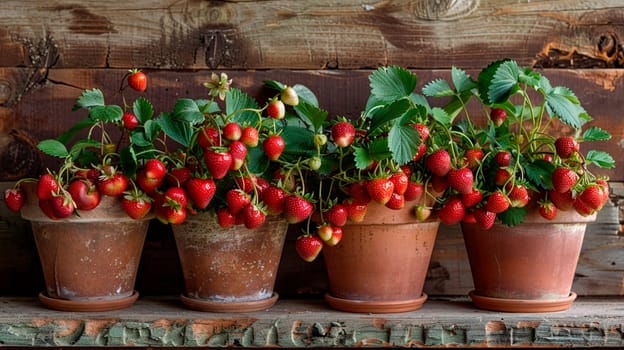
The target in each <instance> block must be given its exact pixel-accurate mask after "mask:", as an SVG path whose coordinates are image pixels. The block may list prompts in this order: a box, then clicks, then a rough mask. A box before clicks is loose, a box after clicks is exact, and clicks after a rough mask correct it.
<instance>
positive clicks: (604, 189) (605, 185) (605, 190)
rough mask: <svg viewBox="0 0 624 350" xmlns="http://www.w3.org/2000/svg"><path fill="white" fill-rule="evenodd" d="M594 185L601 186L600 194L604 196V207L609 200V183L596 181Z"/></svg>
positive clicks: (602, 180) (601, 180)
mask: <svg viewBox="0 0 624 350" xmlns="http://www.w3.org/2000/svg"><path fill="white" fill-rule="evenodd" d="M596 184H597V185H599V186H602V194H603V196H604V197H603V199H602V201H603V203H602V204H603V205H604V204H605V203H607V201H608V200H609V183H608V182H607V180H604V179H598V180H596Z"/></svg>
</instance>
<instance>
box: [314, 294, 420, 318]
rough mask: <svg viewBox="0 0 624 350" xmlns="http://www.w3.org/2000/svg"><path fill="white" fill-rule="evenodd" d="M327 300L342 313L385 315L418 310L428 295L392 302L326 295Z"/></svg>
mask: <svg viewBox="0 0 624 350" xmlns="http://www.w3.org/2000/svg"><path fill="white" fill-rule="evenodd" d="M325 300H326V301H327V303H328V304H329V306H331V307H332V308H334V309H336V310H340V311H347V312H359V313H375V314H384V313H397V312H407V311H414V310H418V309H420V308H421V307H422V305H423V304H424V303H425V301H426V300H427V294H425V293H423V294H422V296H421V297H420V298H418V299H411V300H392V301H363V300H348V299H341V298H337V297H333V296H331V295H329V294H325Z"/></svg>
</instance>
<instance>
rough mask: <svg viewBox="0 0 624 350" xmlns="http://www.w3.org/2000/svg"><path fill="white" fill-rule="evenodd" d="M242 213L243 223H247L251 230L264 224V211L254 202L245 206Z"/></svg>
mask: <svg viewBox="0 0 624 350" xmlns="http://www.w3.org/2000/svg"><path fill="white" fill-rule="evenodd" d="M241 213H242V215H243V223H244V224H245V227H246V228H248V229H250V230H252V229H254V228H258V227H260V226H262V224H264V220H265V218H266V215H265V213H264V211H262V209H260V208H259V207H258V206H256V205H255V204H253V203H251V204H248V205H247V206H245V207H244V208H243V210H242V211H241Z"/></svg>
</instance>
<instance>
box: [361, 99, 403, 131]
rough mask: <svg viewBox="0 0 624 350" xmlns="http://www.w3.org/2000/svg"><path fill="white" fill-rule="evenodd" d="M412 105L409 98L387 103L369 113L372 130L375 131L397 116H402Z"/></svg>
mask: <svg viewBox="0 0 624 350" xmlns="http://www.w3.org/2000/svg"><path fill="white" fill-rule="evenodd" d="M409 107H410V103H409V101H408V100H404V99H401V100H398V101H395V102H393V103H391V104H389V105H385V106H384V107H383V108H378V109H375V110H373V111H372V112H371V114H369V117H370V118H371V125H370V132H371V133H374V132H375V131H376V129H378V128H380V127H381V126H383V125H385V124H386V123H389V122H391V121H393V120H395V119H397V118H400V117H401V116H402V115H403V114H404V113H405V112H406V111H407V110H408V109H409Z"/></svg>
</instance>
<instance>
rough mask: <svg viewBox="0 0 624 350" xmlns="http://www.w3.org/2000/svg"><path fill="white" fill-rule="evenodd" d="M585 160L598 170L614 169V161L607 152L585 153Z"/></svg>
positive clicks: (594, 151)
mask: <svg viewBox="0 0 624 350" xmlns="http://www.w3.org/2000/svg"><path fill="white" fill-rule="evenodd" d="M585 160H586V161H587V162H588V163H590V164H594V165H596V166H597V167H600V168H605V169H613V168H615V160H614V159H613V157H611V155H610V154H609V153H607V152H603V151H596V150H591V151H589V152H587V155H586V156H585Z"/></svg>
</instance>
